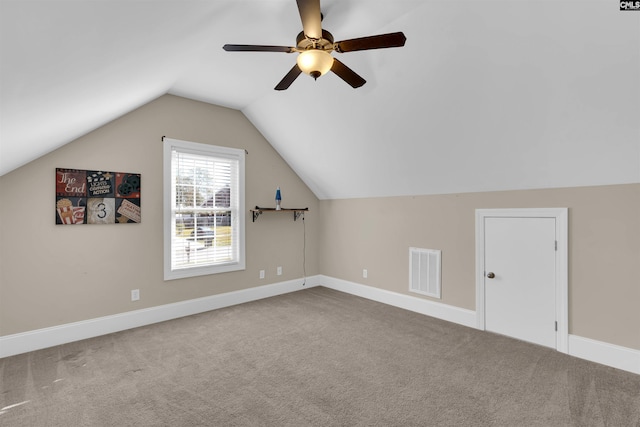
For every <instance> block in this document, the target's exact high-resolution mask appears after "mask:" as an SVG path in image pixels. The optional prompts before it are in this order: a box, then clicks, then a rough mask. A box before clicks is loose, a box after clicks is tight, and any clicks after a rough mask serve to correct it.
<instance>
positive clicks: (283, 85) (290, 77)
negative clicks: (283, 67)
mask: <svg viewBox="0 0 640 427" xmlns="http://www.w3.org/2000/svg"><path fill="white" fill-rule="evenodd" d="M300 73H302V70H301V69H300V67H298V64H296V65H294V66H293V68H292V69H291V70H289V72H288V73H287V75H286V76H284V78H283V79H282V80H280V83H278V84H277V85H276V87H275V88H274V89H275V90H285V89H288V88H289V86H291V83H293V81H294V80H295V79H296V78H298V76H299V75H300Z"/></svg>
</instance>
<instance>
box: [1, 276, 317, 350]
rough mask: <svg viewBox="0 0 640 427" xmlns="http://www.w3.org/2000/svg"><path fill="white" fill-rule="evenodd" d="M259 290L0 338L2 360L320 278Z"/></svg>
mask: <svg viewBox="0 0 640 427" xmlns="http://www.w3.org/2000/svg"><path fill="white" fill-rule="evenodd" d="M302 283H303V279H296V280H289V281H286V282H280V283H274V284H270V285H264V286H258V287H255V288H249V289H243V290H239V291H234V292H228V293H224V294H220V295H212V296H208V297H203V298H197V299H192V300H188V301H181V302H176V303H172V304H166V305H160V306H157V307H151V308H145V309H141V310H135V311H128V312H126V313H121V314H114V315H111V316H105V317H98V318H95V319H90V320H84V321H80V322H74V323H67V324H64V325H60V326H53V327H50V328H43V329H37V330H34V331H29V332H23V333H18V334H13V335H6V336H3V337H0V358H2V357H8V356H13V355H16V354H21V353H27V352H29V351H34V350H40V349H43V348H47V347H53V346H56V345H60V344H66V343H70V342H74V341H79V340H83V339H87V338H93V337H97V336H100V335H106V334H111V333H114V332H119V331H124V330H127V329H132V328H137V327H140V326H146V325H150V324H152V323H158V322H164V321H166V320H172V319H177V318H179V317H184V316H190V315H193V314H198V313H203V312H206V311H210V310H215V309H218V308H223V307H229V306H232V305H236V304H242V303H245V302H250V301H255V300H259V299H263V298H269V297H273V296H276V295H281V294H286V293H289V292H294V291H299V290H301V289H305V288H310V287H314V286H317V285H318V283H319V282H318V276H312V277H307V278H306V284H305V286H304V287H303V286H302Z"/></svg>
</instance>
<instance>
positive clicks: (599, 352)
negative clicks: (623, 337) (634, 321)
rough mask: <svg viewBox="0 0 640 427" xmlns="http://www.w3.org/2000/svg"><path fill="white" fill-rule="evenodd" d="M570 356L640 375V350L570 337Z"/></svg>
mask: <svg viewBox="0 0 640 427" xmlns="http://www.w3.org/2000/svg"><path fill="white" fill-rule="evenodd" d="M569 354H570V355H571V356H575V357H579V358H580V359H586V360H590V361H591V362H596V363H600V364H602V365H607V366H611V367H612V368H618V369H622V370H624V371H628V372H632V373H634V374H638V375H640V350H633V349H631V348H627V347H621V346H619V345H614V344H609V343H606V342H602V341H596V340H592V339H589V338H583V337H580V336H577V335H569Z"/></svg>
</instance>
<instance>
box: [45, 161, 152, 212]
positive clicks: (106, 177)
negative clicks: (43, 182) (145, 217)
mask: <svg viewBox="0 0 640 427" xmlns="http://www.w3.org/2000/svg"><path fill="white" fill-rule="evenodd" d="M141 219H142V217H141V211H140V174H137V173H125V172H105V171H92V170H81V169H60V168H56V224H64V225H69V224H126V223H139V222H141Z"/></svg>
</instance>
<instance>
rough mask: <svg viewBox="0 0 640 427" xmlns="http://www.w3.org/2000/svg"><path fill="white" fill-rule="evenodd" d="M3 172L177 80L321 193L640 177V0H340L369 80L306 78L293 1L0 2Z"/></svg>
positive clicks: (355, 64)
mask: <svg viewBox="0 0 640 427" xmlns="http://www.w3.org/2000/svg"><path fill="white" fill-rule="evenodd" d="M1 5H2V14H1V15H2V18H1V20H2V21H1V24H2V30H1V31H2V34H1V36H2V41H1V43H2V45H1V48H2V81H1V89H2V101H1V102H2V122H1V132H2V134H1V137H2V140H1V145H0V156H1V157H0V173H2V174H5V173H7V172H10V171H11V170H13V169H14V168H16V167H19V166H20V165H22V164H24V163H26V162H28V161H30V160H32V159H34V158H37V157H38V156H40V155H42V154H43V153H46V152H48V151H51V150H53V149H55V148H56V147H59V146H61V145H63V144H65V143H67V142H69V141H71V140H73V139H75V138H77V137H78V136H80V135H82V134H84V133H86V132H88V131H90V130H92V129H94V128H96V127H99V126H100V125H102V124H104V123H106V122H108V121H110V120H112V119H114V118H116V117H118V116H120V115H122V114H124V113H126V112H128V111H131V110H132V109H134V108H136V107H138V106H139V105H142V104H144V103H146V102H148V101H150V100H151V99H154V98H156V97H158V96H160V95H162V94H164V93H172V94H176V95H180V96H184V97H188V98H192V99H198V100H201V101H206V102H210V103H213V104H219V105H223V106H228V107H232V108H237V109H240V110H241V111H242V112H243V113H244V114H245V115H246V116H247V117H248V118H249V119H250V120H251V121H252V123H253V124H254V125H255V126H256V127H257V128H258V129H259V130H260V132H261V133H262V134H263V135H265V137H266V138H267V140H268V141H269V142H270V143H271V144H272V145H273V146H274V147H275V149H276V150H277V151H278V152H279V153H280V155H281V156H282V157H283V158H284V159H285V160H286V161H287V162H288V163H289V164H290V165H291V166H292V168H293V169H294V170H295V171H296V172H297V173H298V174H299V176H300V177H301V178H302V179H303V180H304V181H305V183H306V184H307V185H308V186H309V187H310V188H311V189H312V190H313V191H314V193H315V194H316V196H318V197H319V198H321V199H332V198H333V199H336V198H350V197H372V196H389V195H411V194H439V193H454V192H474V191H489V190H504V189H521V188H547V187H567V186H584V185H600V184H618V183H633V182H640V125H639V124H638V120H637V118H638V117H640V79H638V75H640V12H637V13H634V12H622V11H620V10H618V3H617V2H613V1H609V0H596V1H586V2H575V1H554V2H549V1H544V0H522V1H510V0H502V1H458V2H451V1H428V0H421V1H409V0H406V1H405V0H399V1H394V2H389V1H376V0H373V1H371V0H369V1H365V0H349V1H345V0H341V1H339V0H333V1H332V0H325V1H322V5H323V6H322V9H323V12H324V15H325V19H324V21H323V27H324V28H326V29H328V30H329V31H331V32H332V33H333V35H334V36H335V37H336V39H337V40H340V39H346V38H352V37H359V36H364V35H370V34H378V33H385V32H392V31H403V32H404V33H405V34H406V36H407V44H406V46H405V47H404V48H400V49H381V50H376V51H366V52H351V53H347V54H335V55H340V56H339V58H340V60H342V61H343V62H344V63H345V64H347V65H348V66H349V67H351V68H352V69H354V70H355V71H357V72H358V73H359V74H361V75H362V76H363V77H364V78H365V79H366V80H367V84H366V85H365V86H364V87H362V88H360V89H357V90H354V89H352V88H350V87H349V86H347V85H346V84H345V83H344V82H342V81H341V80H340V79H339V78H337V77H335V76H334V75H327V76H324V77H322V78H321V79H319V80H318V81H316V82H314V81H313V80H312V79H310V78H308V77H307V76H301V77H299V78H298V80H296V82H295V83H294V84H293V85H292V86H291V88H290V89H289V90H287V91H285V92H276V91H274V90H273V89H272V88H273V86H275V84H276V83H277V82H278V81H279V80H280V79H281V78H282V76H284V74H285V73H286V72H287V71H288V70H289V69H290V68H291V66H292V64H293V63H294V61H295V57H294V56H293V55H287V54H276V53H227V52H224V51H223V50H222V49H221V46H222V45H223V44H224V43H256V44H277V45H292V44H294V40H295V36H296V34H297V33H298V32H299V31H300V27H301V25H300V22H299V17H298V14H297V9H296V6H295V2H294V1H293V0H273V1H269V2H265V1H247V0H234V1H215V2H191V1H187V2H184V1H163V2H118V1H109V0H98V1H92V2H75V1H60V0H54V1H46V2H44V1H43V2H38V1H29V2H24V1H16V0H2V3H1Z"/></svg>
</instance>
